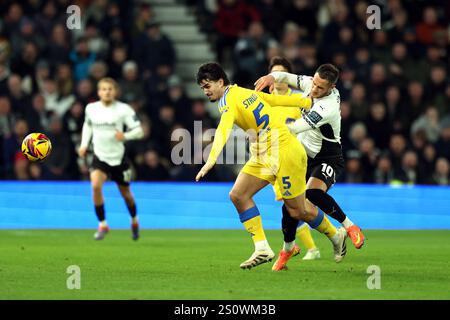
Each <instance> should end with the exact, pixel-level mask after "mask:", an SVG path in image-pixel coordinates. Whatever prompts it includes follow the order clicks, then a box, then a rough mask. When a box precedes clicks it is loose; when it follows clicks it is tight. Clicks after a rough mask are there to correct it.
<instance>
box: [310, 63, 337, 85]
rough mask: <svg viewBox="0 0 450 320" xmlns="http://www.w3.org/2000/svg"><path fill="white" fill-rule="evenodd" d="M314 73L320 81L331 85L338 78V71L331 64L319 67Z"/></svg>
mask: <svg viewBox="0 0 450 320" xmlns="http://www.w3.org/2000/svg"><path fill="white" fill-rule="evenodd" d="M316 72H317V73H318V74H319V76H320V77H321V78H322V79H325V80H328V82H329V83H331V84H335V83H336V82H337V80H338V78H339V69H338V68H336V67H335V66H334V65H332V64H331V63H326V64H322V65H320V66H319V68H318V69H317V71H316Z"/></svg>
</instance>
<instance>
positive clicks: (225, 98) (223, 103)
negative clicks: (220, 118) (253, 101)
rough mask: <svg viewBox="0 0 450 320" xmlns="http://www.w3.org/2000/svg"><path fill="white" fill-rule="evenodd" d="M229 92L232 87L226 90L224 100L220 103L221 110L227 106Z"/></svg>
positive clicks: (221, 99)
mask: <svg viewBox="0 0 450 320" xmlns="http://www.w3.org/2000/svg"><path fill="white" fill-rule="evenodd" d="M229 91H230V87H228V88H227V89H226V90H225V92H224V94H223V96H222V98H220V101H219V108H221V107H223V106H226V105H227V94H228V92H229Z"/></svg>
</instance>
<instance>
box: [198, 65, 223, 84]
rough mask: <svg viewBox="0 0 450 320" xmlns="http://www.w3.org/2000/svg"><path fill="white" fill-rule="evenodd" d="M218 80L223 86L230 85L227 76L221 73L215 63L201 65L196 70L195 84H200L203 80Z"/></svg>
mask: <svg viewBox="0 0 450 320" xmlns="http://www.w3.org/2000/svg"><path fill="white" fill-rule="evenodd" d="M220 79H222V80H223V84H224V85H225V86H227V85H229V84H230V80H228V76H227V74H226V73H225V71H223V68H222V67H221V66H220V64H218V63H216V62H208V63H205V64H202V65H201V66H200V68H198V72H197V84H200V83H201V82H202V81H203V80H206V81H208V80H209V81H219V80H220Z"/></svg>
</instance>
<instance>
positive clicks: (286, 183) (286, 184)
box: [281, 176, 291, 189]
mask: <svg viewBox="0 0 450 320" xmlns="http://www.w3.org/2000/svg"><path fill="white" fill-rule="evenodd" d="M281 180H282V181H283V189H289V188H290V187H291V182H290V181H289V176H286V177H282V178H281Z"/></svg>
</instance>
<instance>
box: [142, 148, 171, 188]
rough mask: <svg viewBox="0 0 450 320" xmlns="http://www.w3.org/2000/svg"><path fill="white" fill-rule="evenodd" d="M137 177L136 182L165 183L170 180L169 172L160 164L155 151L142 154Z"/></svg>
mask: <svg viewBox="0 0 450 320" xmlns="http://www.w3.org/2000/svg"><path fill="white" fill-rule="evenodd" d="M137 175H138V180H142V181H167V180H169V178H170V175H169V171H168V170H167V169H166V167H165V166H164V165H163V164H162V163H161V160H160V158H159V155H158V152H156V151H155V150H148V151H146V152H145V153H144V163H143V164H142V165H141V166H139V167H138V169H137Z"/></svg>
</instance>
